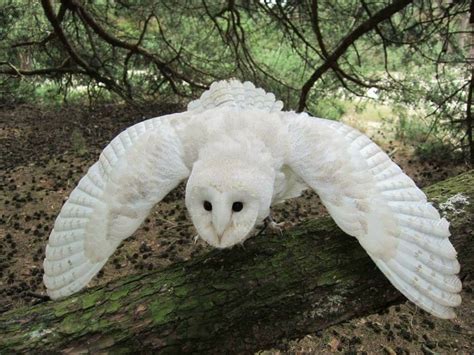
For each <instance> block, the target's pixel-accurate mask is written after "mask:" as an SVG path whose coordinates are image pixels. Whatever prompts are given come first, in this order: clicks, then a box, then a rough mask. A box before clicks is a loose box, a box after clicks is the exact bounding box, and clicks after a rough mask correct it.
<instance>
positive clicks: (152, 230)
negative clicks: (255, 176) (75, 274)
mask: <svg viewBox="0 0 474 355" xmlns="http://www.w3.org/2000/svg"><path fill="white" fill-rule="evenodd" d="M177 111H180V109H179V107H177V106H173V105H169V106H155V107H152V106H149V107H147V108H146V109H145V113H144V116H141V115H140V114H139V113H137V112H136V111H135V110H134V109H130V108H126V107H123V106H118V105H99V106H96V107H94V108H91V109H88V108H87V107H83V106H74V105H69V106H66V107H63V108H61V109H56V110H55V109H48V110H46V109H41V108H38V107H34V106H28V105H21V106H17V107H10V108H7V107H3V108H0V166H2V167H3V168H2V170H1V171H0V172H1V176H0V191H1V193H0V205H1V212H0V313H2V312H5V311H7V310H9V309H12V308H16V307H19V306H22V305H32V304H35V303H37V302H40V301H41V296H42V295H45V289H44V286H43V284H42V274H43V271H42V261H43V258H44V253H45V246H46V243H47V239H48V236H49V233H50V231H51V229H52V227H53V223H54V220H55V218H56V216H57V214H58V212H59V210H60V208H61V206H62V204H63V202H64V201H65V199H66V198H67V196H68V194H69V193H70V192H71V191H72V189H73V188H74V187H75V185H76V184H77V182H78V181H79V179H80V178H81V177H82V175H83V174H84V173H85V172H86V171H87V168H88V167H89V166H90V165H91V164H92V163H93V162H94V161H95V160H96V159H97V158H98V155H99V153H100V151H101V150H102V149H103V148H104V147H105V145H106V144H107V143H108V142H109V141H110V140H111V139H112V138H113V137H114V136H115V135H117V134H118V133H120V132H121V131H122V130H123V129H125V128H126V127H128V126H130V125H132V124H134V123H136V122H139V121H141V120H143V119H144V117H153V116H159V115H162V114H164V113H170V112H177ZM376 127H378V126H376ZM358 128H362V129H363V127H358ZM369 128H370V127H369ZM367 132H368V134H369V135H370V136H371V137H372V138H373V139H374V140H375V141H377V142H378V143H380V144H381V145H382V146H383V148H384V149H385V150H386V151H387V152H388V153H390V154H391V156H392V158H393V159H394V160H395V161H396V162H397V163H398V164H399V165H400V166H401V167H402V168H403V169H404V170H405V172H406V173H407V174H408V175H410V176H411V177H412V178H413V179H414V181H415V182H416V183H417V184H418V185H419V186H421V187H423V186H426V185H429V184H432V183H434V182H436V181H440V180H443V179H445V178H447V177H449V176H454V175H457V174H459V173H461V172H462V171H465V170H466V169H467V167H466V166H464V165H462V164H459V163H455V162H451V161H444V162H439V161H435V160H434V161H429V160H424V161H422V160H420V159H418V158H416V157H414V156H413V148H410V147H407V146H404V145H402V144H400V143H398V142H396V141H394V140H393V139H391V138H390V132H383V131H381V129H379V128H376V129H374V126H372V129H368V130H367ZM324 214H326V211H325V209H324V207H323V206H322V205H321V203H320V201H319V199H318V197H317V196H316V195H315V194H314V193H312V192H309V191H306V192H305V193H304V194H303V196H301V197H300V198H297V199H294V200H291V201H287V202H285V203H283V204H281V205H278V206H277V207H276V208H275V209H274V210H273V215H274V218H275V219H276V220H277V221H285V222H290V223H291V224H296V223H298V222H299V221H302V220H305V219H308V218H315V217H318V216H321V215H324ZM195 234H196V233H195V231H194V228H193V226H192V223H191V221H190V220H189V219H188V217H187V214H186V211H185V206H184V185H182V186H180V187H179V188H177V189H176V190H175V191H174V192H172V193H171V194H170V195H168V196H167V197H166V198H165V200H164V201H162V203H160V204H159V205H158V206H156V207H155V208H154V210H153V212H152V213H151V214H150V216H149V217H148V218H147V219H146V221H145V223H144V226H143V227H142V228H141V229H140V230H139V231H137V232H136V233H135V234H134V236H133V237H131V238H129V239H127V240H126V241H125V242H124V243H123V244H122V246H121V247H120V248H119V250H118V251H117V252H116V253H115V254H114V255H113V256H112V257H111V258H110V260H109V262H108V263H107V264H106V266H105V267H104V269H103V270H102V271H101V272H100V273H99V274H98V276H97V277H96V278H95V279H94V280H93V281H92V282H91V284H90V285H91V286H94V285H97V284H102V283H105V282H107V281H109V280H111V279H115V278H118V277H120V276H123V275H126V274H131V273H140V272H145V271H146V270H152V269H155V268H161V267H164V266H166V265H169V264H172V263H173V262H175V261H178V260H186V259H189V258H191V257H193V255H197V254H202V253H205V252H206V251H207V250H209V249H210V248H209V247H208V246H207V245H205V244H204V243H203V242H202V241H198V242H197V243H196V244H194V243H193V237H194V236H195ZM473 288H474V281H473V280H472V277H471V279H466V280H464V290H463V294H462V296H463V304H462V306H461V307H460V309H459V311H458V313H459V314H460V315H461V316H460V317H459V318H458V319H456V320H453V321H442V320H438V319H435V318H434V317H432V316H430V315H427V314H426V313H425V312H422V311H420V310H418V309H416V307H414V306H413V305H412V304H411V303H406V304H402V305H396V306H392V307H390V308H389V309H387V310H385V311H384V312H382V313H381V314H374V315H370V316H367V317H363V318H357V319H353V320H351V321H349V322H346V323H342V324H339V325H335V326H333V327H330V328H328V329H326V330H324V331H321V332H318V333H316V334H311V335H307V336H306V337H304V338H302V339H299V340H288V339H281V340H280V342H279V343H278V344H277V345H276V346H275V349H271V350H262V352H261V353H265V354H277V353H286V352H290V353H321V352H331V351H335V352H352V353H355V352H359V353H361V352H368V353H374V352H385V353H386V354H401V353H407V352H410V353H426V354H435V353H453V352H461V353H469V352H472V350H473V349H474V295H473ZM278 349H281V350H278Z"/></svg>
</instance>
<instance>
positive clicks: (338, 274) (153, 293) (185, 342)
mask: <svg viewBox="0 0 474 355" xmlns="http://www.w3.org/2000/svg"><path fill="white" fill-rule="evenodd" d="M425 191H426V192H427V194H428V195H429V196H430V198H431V199H432V200H433V201H434V202H435V203H442V202H445V201H446V200H447V199H448V198H450V197H452V196H453V195H455V194H457V193H459V192H462V193H463V195H464V196H466V197H467V198H468V199H469V200H471V203H470V204H465V205H460V206H456V205H455V209H449V208H448V209H447V215H448V218H449V219H450V220H451V226H452V228H451V231H452V234H453V236H452V238H451V240H452V242H453V244H454V245H455V246H456V249H457V250H458V252H459V259H460V261H461V264H462V266H463V268H462V274H463V275H464V274H466V273H469V272H472V271H473V266H474V242H473V238H472V236H473V219H474V202H472V200H473V199H474V171H470V172H468V173H465V174H462V175H460V176H458V177H455V178H452V179H449V180H446V181H444V182H441V183H438V184H436V185H433V186H431V187H430V188H427V189H426V190H425ZM402 300H403V297H402V296H401V295H400V293H399V292H398V291H396V290H395V289H394V288H393V287H392V286H390V284H389V282H388V281H387V280H386V279H385V277H384V276H383V275H382V274H381V272H379V271H378V269H377V268H376V267H375V265H374V263H373V262H372V261H371V260H370V259H369V257H368V256H367V254H366V253H365V252H364V250H363V249H362V248H361V247H360V246H359V244H358V243H357V241H356V240H355V238H351V237H348V236H347V235H345V234H344V233H343V232H342V231H341V230H340V229H339V228H337V227H336V225H335V224H334V223H333V222H332V220H330V219H329V218H323V219H319V220H315V221H309V222H307V223H304V224H302V225H299V226H297V227H295V228H293V229H291V230H289V231H287V232H286V233H285V234H284V235H283V236H281V237H277V236H271V237H270V236H269V237H266V236H260V237H258V238H253V239H251V240H249V242H248V243H247V244H246V248H245V249H242V248H235V249H232V250H223V251H219V250H215V251H213V252H211V253H209V254H207V255H204V256H202V257H198V258H196V259H194V260H191V261H187V262H182V263H177V264H175V265H173V266H172V267H168V268H166V269H163V270H157V271H154V272H151V273H148V274H143V275H135V276H131V277H127V278H123V279H120V280H117V281H115V282H112V283H110V284H107V285H105V286H102V287H97V288H94V289H90V290H87V291H85V292H82V293H80V294H77V295H74V296H72V297H69V298H67V299H65V300H63V301H58V302H46V303H43V304H40V305H37V306H34V307H25V308H20V309H16V310H12V311H10V312H7V313H5V314H3V315H2V316H1V317H0V334H1V336H0V353H11V352H19V351H27V352H32V351H40V352H48V351H65V352H87V351H89V352H96V351H113V352H116V351H122V352H126V351H131V350H151V349H153V350H161V351H162V352H170V353H175V352H186V351H193V352H210V353H215V352H219V353H224V352H248V351H253V350H257V349H261V348H264V347H266V346H270V345H272V344H274V343H275V342H276V341H278V340H279V339H281V338H283V337H285V338H294V337H297V336H299V335H303V334H306V333H308V332H314V331H317V330H319V329H322V328H325V327H327V326H329V325H331V324H334V323H337V322H340V321H343V320H346V319H350V318H352V317H354V316H360V315H364V314H368V313H371V312H374V311H377V310H380V309H382V308H384V307H386V306H387V305H388V304H391V303H393V302H396V301H402Z"/></svg>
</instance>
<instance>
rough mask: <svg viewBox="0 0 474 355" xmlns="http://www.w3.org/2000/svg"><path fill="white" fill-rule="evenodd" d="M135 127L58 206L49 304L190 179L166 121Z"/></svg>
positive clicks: (82, 281) (48, 267)
mask: <svg viewBox="0 0 474 355" xmlns="http://www.w3.org/2000/svg"><path fill="white" fill-rule="evenodd" d="M183 115H184V114H176V115H170V116H171V117H170V116H168V117H166V116H164V117H161V118H153V119H149V120H147V121H143V122H140V123H138V124H136V125H134V126H132V127H130V128H128V129H127V130H125V131H124V132H122V133H120V134H119V135H118V136H117V137H115V138H114V139H113V140H112V142H111V143H110V144H109V145H108V146H107V147H106V148H105V149H104V150H103V152H102V153H101V155H100V158H99V160H98V161H97V162H96V163H95V164H94V165H92V166H91V167H90V169H89V171H88V172H87V174H86V175H85V176H84V177H83V178H82V179H81V180H80V181H79V184H78V185H77V187H76V188H75V189H74V191H73V192H72V193H71V195H70V196H69V198H68V200H67V201H66V203H65V204H64V205H63V207H62V209H61V212H60V214H59V216H58V217H57V219H56V221H55V223H54V228H53V230H52V232H51V235H50V237H49V241H48V246H47V247H46V258H45V260H44V278H43V280H44V283H45V285H46V287H47V292H48V295H49V296H50V297H51V298H52V299H56V298H60V297H64V296H68V295H70V294H72V293H74V292H77V291H79V290H80V289H82V288H83V287H85V286H86V285H87V283H88V282H89V281H90V280H91V279H92V278H93V277H94V276H95V274H96V273H97V272H98V271H99V270H100V269H101V268H102V266H103V265H104V264H105V262H106V261H107V259H108V258H109V256H110V255H111V254H112V253H113V252H114V250H115V249H116V248H117V246H118V245H119V244H120V242H121V241H122V240H124V239H125V238H127V237H129V236H130V235H131V234H132V233H133V232H134V231H135V230H136V229H137V228H138V227H139V226H140V224H141V223H142V222H143V220H144V219H145V217H146V216H147V215H148V213H149V211H150V209H151V208H152V207H153V206H154V205H155V204H156V203H157V202H159V201H160V200H161V199H162V198H163V197H164V196H165V195H166V194H167V193H168V192H169V191H171V190H172V189H173V188H175V187H176V186H177V185H178V184H179V182H180V181H182V180H183V179H185V178H186V177H187V176H188V175H189V170H188V168H187V167H186V165H185V164H184V162H183V148H182V145H181V142H180V140H179V138H178V136H177V135H176V133H175V130H174V128H173V125H172V124H171V123H170V121H172V120H174V119H183Z"/></svg>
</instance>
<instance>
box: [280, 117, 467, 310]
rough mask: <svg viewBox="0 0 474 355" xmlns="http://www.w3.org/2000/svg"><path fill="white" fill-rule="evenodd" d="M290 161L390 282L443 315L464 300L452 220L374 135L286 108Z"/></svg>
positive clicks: (341, 226) (422, 306)
mask: <svg viewBox="0 0 474 355" xmlns="http://www.w3.org/2000/svg"><path fill="white" fill-rule="evenodd" d="M286 115H287V116H288V119H289V120H290V124H289V131H290V136H291V138H290V139H291V144H292V147H291V150H292V151H291V153H290V158H289V165H290V167H291V168H292V169H293V170H294V171H295V172H296V173H297V174H298V175H299V176H300V177H301V178H303V179H304V181H305V182H306V183H307V184H308V185H310V186H311V187H312V188H313V189H314V190H315V191H316V192H317V193H318V195H319V196H320V197H321V200H322V201H323V203H324V205H325V206H326V207H327V209H328V211H329V213H330V214H331V216H332V217H333V218H334V220H335V221H336V223H337V225H338V226H339V227H340V228H341V229H342V230H343V231H344V232H346V233H347V234H350V235H352V236H355V237H356V238H357V239H358V240H359V242H360V244H361V245H362V246H363V247H364V248H365V250H366V251H367V252H368V254H369V255H370V257H371V258H372V259H373V260H374V262H375V263H376V264H377V266H378V267H379V268H380V270H382V271H383V273H384V274H385V275H386V276H387V278H388V279H389V280H390V281H391V282H392V284H393V285H394V286H395V287H396V288H397V289H398V290H400V292H401V293H403V294H404V295H405V296H406V297H407V298H408V299H409V300H411V301H412V302H414V303H415V304H416V305H418V306H419V307H421V308H423V309H424V310H426V311H428V312H430V313H432V314H434V315H435V316H438V317H440V318H453V317H455V313H454V311H453V307H456V306H458V305H459V304H460V303H461V297H460V295H459V292H460V290H461V282H460V280H459V278H458V277H457V276H456V274H457V273H458V272H459V263H458V261H457V258H456V251H455V250H454V247H453V246H452V244H451V243H450V241H449V239H448V237H449V235H450V233H449V223H448V222H447V221H446V219H444V218H440V215H439V213H438V211H437V210H436V209H435V208H434V207H433V206H431V205H430V204H429V203H428V202H427V201H426V196H425V194H424V193H423V192H422V191H421V190H420V189H419V188H418V187H417V186H416V185H415V183H414V182H413V181H412V180H411V179H410V178H409V177H408V176H407V175H405V174H404V173H403V172H402V170H401V169H400V168H399V167H398V165H396V164H395V163H394V162H393V161H392V160H391V159H390V158H389V157H388V156H387V155H386V154H385V153H384V152H383V151H382V150H381V149H380V148H379V147H378V146H377V145H376V144H375V143H373V142H372V141H371V140H370V139H369V138H368V137H366V136H365V135H363V134H361V133H360V132H358V131H357V130H355V129H353V128H351V127H349V126H346V125H344V124H342V123H339V122H335V121H330V120H324V119H319V118H312V117H309V116H308V115H306V114H301V115H297V114H295V113H287V114H286Z"/></svg>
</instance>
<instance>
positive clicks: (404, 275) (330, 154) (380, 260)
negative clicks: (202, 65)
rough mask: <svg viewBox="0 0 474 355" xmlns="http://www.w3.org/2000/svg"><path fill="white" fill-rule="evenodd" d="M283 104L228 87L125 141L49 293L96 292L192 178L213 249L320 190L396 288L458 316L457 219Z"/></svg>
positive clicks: (194, 200) (60, 234)
mask: <svg viewBox="0 0 474 355" xmlns="http://www.w3.org/2000/svg"><path fill="white" fill-rule="evenodd" d="M282 107H283V104H282V103H281V101H277V100H275V96H274V95H273V94H268V93H266V92H265V91H263V90H262V89H257V88H255V86H254V85H253V84H251V83H248V82H246V83H240V82H238V81H236V80H231V81H229V82H226V81H223V82H218V83H214V84H213V85H212V86H211V89H210V90H209V91H206V92H205V93H203V95H202V96H201V97H200V98H199V99H198V100H196V101H193V102H191V103H190V104H189V105H188V111H186V112H184V113H181V114H175V115H169V116H164V117H161V118H154V119H150V120H147V121H144V122H141V123H139V124H137V125H135V126H132V127H130V128H129V129H127V130H126V131H124V132H122V133H121V134H120V135H118V136H117V137H116V138H115V139H114V140H113V141H112V142H111V143H110V144H109V145H108V146H107V147H106V148H105V149H104V151H103V152H102V154H101V155H100V157H99V160H98V162H97V163H95V164H94V165H93V166H92V167H91V168H90V169H89V171H88V173H87V174H86V175H85V176H84V178H83V179H81V181H80V182H79V184H78V186H77V187H76V189H74V191H73V192H72V193H71V195H70V197H69V199H68V200H67V202H66V203H65V205H64V206H63V208H62V210H61V213H60V214H59V216H58V218H57V219H56V222H55V225H54V229H53V231H52V233H51V236H50V239H49V243H48V246H47V249H46V259H45V261H44V270H45V276H44V282H45V285H46V286H47V289H48V294H49V295H50V297H51V298H60V297H64V296H67V295H69V294H72V293H74V292H76V291H78V290H80V289H81V288H83V287H84V286H86V285H87V283H88V282H89V281H90V279H91V278H92V277H93V276H94V275H95V274H96V273H97V272H98V271H99V270H100V269H101V268H102V266H103V265H104V264H105V262H106V261H107V259H108V257H109V256H110V255H111V254H112V253H113V251H114V250H115V249H116V248H117V246H118V245H119V244H120V242H121V241H122V240H123V239H125V238H127V237H128V236H130V235H131V234H132V233H133V232H134V231H135V230H136V229H137V228H138V227H139V225H140V224H141V223H142V221H143V220H144V219H145V217H146V216H147V214H148V213H149V211H150V209H151V208H152V207H153V205H154V204H156V203H157V202H159V201H160V200H161V199H162V198H163V197H164V196H165V195H166V194H167V193H168V192H169V191H171V190H172V189H173V188H174V187H175V186H176V185H177V184H178V183H179V182H180V181H182V180H184V179H185V178H187V177H189V179H188V182H187V185H186V206H187V208H188V211H189V213H190V215H191V218H192V220H193V223H194V225H195V227H196V229H197V231H198V233H199V235H200V236H201V238H203V239H204V240H205V241H207V242H208V243H209V244H211V245H213V246H215V247H218V248H226V247H230V246H233V245H235V244H237V243H242V242H243V241H245V239H246V238H248V237H249V236H250V235H251V233H252V230H253V229H254V227H255V225H256V224H257V223H260V222H261V221H262V220H263V219H264V218H265V217H267V216H268V214H269V209H270V206H271V205H272V204H275V203H278V202H281V201H284V200H285V199H288V198H293V197H296V196H299V195H300V194H301V192H302V191H303V190H304V189H306V188H308V187H311V188H312V189H314V190H315V191H316V192H317V193H318V195H319V196H320V197H321V200H322V201H323V203H324V205H325V206H326V207H327V209H328V211H329V213H330V214H331V216H332V217H333V218H334V220H335V221H336V223H337V224H338V225H339V227H340V228H341V229H343V230H344V231H345V232H346V233H348V234H350V235H352V236H355V237H356V238H357V239H358V240H359V242H360V244H361V245H362V246H363V247H364V248H365V250H366V251H367V252H368V254H369V255H370V257H371V258H372V259H373V260H374V262H375V263H376V265H377V266H378V267H379V268H380V270H382V272H383V273H384V274H385V275H386V276H387V278H388V279H389V280H390V281H391V282H392V284H393V285H394V286H395V287H396V288H397V289H399V290H400V291H401V292H402V293H403V294H404V295H405V296H406V297H407V298H408V299H410V300H411V301H412V302H414V303H415V304H417V305H418V306H420V307H421V308H423V309H425V310H427V311H428V312H430V313H432V314H434V315H436V316H438V317H441V318H452V317H454V316H455V314H454V311H453V308H454V307H456V306H458V305H459V304H460V302H461V298H460V296H459V292H460V290H461V282H460V280H459V278H458V277H457V276H456V274H457V273H458V272H459V263H458V262H457V258H456V251H455V250H454V248H453V246H452V245H451V243H450V241H449V235H450V233H449V223H448V222H447V221H446V220H445V219H444V218H440V215H439V213H438V212H437V211H436V209H435V208H434V207H433V206H431V205H430V204H429V203H428V202H427V200H426V196H425V194H424V193H423V192H422V191H421V190H420V189H418V187H417V186H416V185H415V184H414V182H413V181H412V180H411V179H410V178H409V177H408V176H407V175H405V174H404V173H403V172H402V171H401V169H400V168H399V167H398V166H397V165H396V164H395V163H394V162H393V161H392V160H391V159H390V158H389V157H388V156H387V155H386V154H385V153H384V152H383V151H382V150H381V149H380V148H379V147H378V146H377V145H376V144H375V143H373V142H372V141H371V140H370V139H369V138H367V137H366V136H365V135H363V134H361V133H360V132H358V131H357V130H355V129H353V128H351V127H348V126H346V125H344V124H342V123H338V122H335V121H329V120H324V119H319V118H313V117H310V116H308V115H307V114H296V113H294V112H284V111H281V109H282ZM236 206H237V207H236ZM308 257H311V256H310V255H308Z"/></svg>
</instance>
